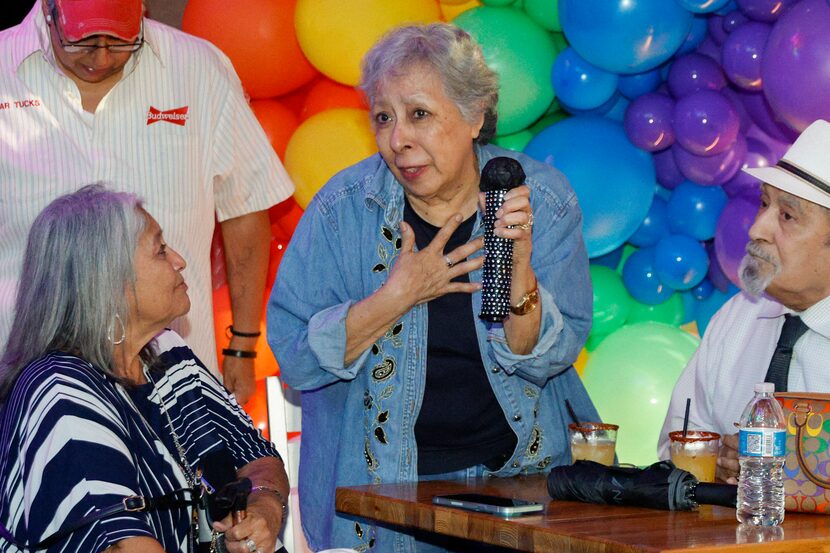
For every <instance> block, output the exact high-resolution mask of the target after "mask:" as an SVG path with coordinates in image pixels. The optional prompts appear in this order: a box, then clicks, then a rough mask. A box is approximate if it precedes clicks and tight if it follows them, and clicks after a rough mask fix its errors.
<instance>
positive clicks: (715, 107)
mask: <svg viewBox="0 0 830 553" xmlns="http://www.w3.org/2000/svg"><path fill="white" fill-rule="evenodd" d="M740 126H741V120H740V118H739V117H738V113H737V111H736V110H735V108H734V107H732V102H730V101H729V100H728V99H726V97H725V96H724V95H723V94H721V93H720V92H716V91H714V90H701V91H699V92H695V93H694V94H690V95H689V96H686V97H684V98H681V99H679V100H678V101H677V104H676V105H675V107H674V132H675V135H676V137H677V141H678V142H679V143H680V144H681V145H682V146H683V147H684V148H685V149H686V150H688V151H689V152H691V153H693V154H696V155H699V156H713V155H717V154H720V153H723V152H725V151H727V150H728V149H730V148H731V147H732V145H733V144H735V140H737V138H738V130H739V129H740Z"/></svg>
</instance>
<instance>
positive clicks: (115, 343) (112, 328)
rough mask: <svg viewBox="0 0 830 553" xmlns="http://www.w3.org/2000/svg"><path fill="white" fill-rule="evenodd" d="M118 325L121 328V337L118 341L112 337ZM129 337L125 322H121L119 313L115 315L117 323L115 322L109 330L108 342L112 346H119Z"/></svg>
mask: <svg viewBox="0 0 830 553" xmlns="http://www.w3.org/2000/svg"><path fill="white" fill-rule="evenodd" d="M116 323H117V324H118V325H119V326H120V327H121V336H120V337H119V338H118V340H114V339H113V337H112V335H113V331H114V330H115V325H116ZM126 337H127V329H126V328H124V322H123V321H122V320H121V317H120V316H119V315H118V313H116V314H115V321H113V323H112V325H111V326H110V327H109V328H108V329H107V340H109V341H110V342H112V345H114V346H117V345H119V344H122V343H124V339H125V338H126Z"/></svg>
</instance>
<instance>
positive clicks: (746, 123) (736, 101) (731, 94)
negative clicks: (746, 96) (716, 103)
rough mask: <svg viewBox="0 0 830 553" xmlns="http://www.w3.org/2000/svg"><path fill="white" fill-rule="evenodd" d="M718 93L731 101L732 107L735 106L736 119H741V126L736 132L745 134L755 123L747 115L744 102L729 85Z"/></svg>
mask: <svg viewBox="0 0 830 553" xmlns="http://www.w3.org/2000/svg"><path fill="white" fill-rule="evenodd" d="M720 93H721V94H723V95H724V96H725V97H726V99H727V100H729V101H730V102H732V107H733V108H735V113H737V114H738V119H740V120H741V126H740V129H739V131H738V132H739V133H740V134H744V135H745V134H746V133H747V132H749V129H750V128H752V127H754V126H755V123H754V122H753V121H752V117H750V116H749V112H747V111H746V108H745V107H744V103H743V102H741V97H740V96H738V93H737V92H735V91H734V90H732V87H729V86H727V87H725V88H724V89H723V90H721V91H720Z"/></svg>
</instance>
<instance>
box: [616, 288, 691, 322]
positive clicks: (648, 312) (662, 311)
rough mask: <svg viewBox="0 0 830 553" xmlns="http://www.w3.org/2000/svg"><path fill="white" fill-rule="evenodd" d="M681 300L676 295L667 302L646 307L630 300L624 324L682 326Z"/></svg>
mask: <svg viewBox="0 0 830 553" xmlns="http://www.w3.org/2000/svg"><path fill="white" fill-rule="evenodd" d="M685 312H686V311H685V309H683V298H682V297H681V296H680V294H678V293H676V292H675V293H674V294H672V295H671V296H670V297H669V299H668V300H667V301H664V302H663V303H661V304H658V305H646V304H644V303H640V302H638V301H637V300H634V299H632V304H631V310H630V311H629V312H628V318H627V319H626V320H625V322H626V324H634V323H642V322H645V321H656V322H658V323H665V324H667V325H672V326H679V325H681V324H683V316H684V315H685Z"/></svg>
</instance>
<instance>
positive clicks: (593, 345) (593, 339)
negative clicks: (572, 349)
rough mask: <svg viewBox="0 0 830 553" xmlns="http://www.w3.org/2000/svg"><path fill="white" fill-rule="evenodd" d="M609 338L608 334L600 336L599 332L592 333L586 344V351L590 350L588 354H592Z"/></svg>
mask: <svg viewBox="0 0 830 553" xmlns="http://www.w3.org/2000/svg"><path fill="white" fill-rule="evenodd" d="M606 338H608V335H607V334H600V333H599V332H592V333H591V334H590V335H589V336H588V340H587V341H586V342H585V349H587V350H588V353H592V352H593V351H594V350H595V349H597V348H598V347H599V345H600V344H601V343H602V341H603V340H605V339H606Z"/></svg>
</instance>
